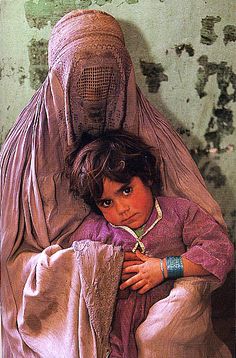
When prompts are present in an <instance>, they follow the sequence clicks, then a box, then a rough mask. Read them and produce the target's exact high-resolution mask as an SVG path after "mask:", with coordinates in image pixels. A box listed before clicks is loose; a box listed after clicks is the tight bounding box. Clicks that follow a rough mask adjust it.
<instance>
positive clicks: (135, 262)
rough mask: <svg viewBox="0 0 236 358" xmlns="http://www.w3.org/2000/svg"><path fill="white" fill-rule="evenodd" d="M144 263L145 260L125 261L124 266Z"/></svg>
mask: <svg viewBox="0 0 236 358" xmlns="http://www.w3.org/2000/svg"><path fill="white" fill-rule="evenodd" d="M142 263H143V261H140V260H139V261H124V263H123V268H126V267H128V266H133V265H141V264H142Z"/></svg>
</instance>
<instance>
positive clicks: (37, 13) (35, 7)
mask: <svg viewBox="0 0 236 358" xmlns="http://www.w3.org/2000/svg"><path fill="white" fill-rule="evenodd" d="M83 3H84V1H83ZM76 8H77V1H75V0H64V1H58V0H38V1H37V2H35V1H34V0H28V1H26V3H25V16H26V20H27V22H28V24H29V26H30V27H36V28H37V29H42V28H43V27H45V26H47V24H48V23H50V24H51V26H53V25H55V24H56V22H57V21H58V20H59V19H60V18H61V17H62V16H63V15H65V14H66V13H68V12H70V11H72V10H75V9H76Z"/></svg>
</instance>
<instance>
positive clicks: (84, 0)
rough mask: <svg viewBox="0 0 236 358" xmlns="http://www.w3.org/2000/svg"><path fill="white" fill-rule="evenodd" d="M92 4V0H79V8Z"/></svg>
mask: <svg viewBox="0 0 236 358" xmlns="http://www.w3.org/2000/svg"><path fill="white" fill-rule="evenodd" d="M90 5H92V0H80V1H78V8H79V9H86V8H87V7H89V6H90Z"/></svg>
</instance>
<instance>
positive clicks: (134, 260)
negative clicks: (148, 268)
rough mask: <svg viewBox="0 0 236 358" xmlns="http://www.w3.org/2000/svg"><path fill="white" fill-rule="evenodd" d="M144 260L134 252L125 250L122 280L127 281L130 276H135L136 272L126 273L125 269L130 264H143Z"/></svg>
mask: <svg viewBox="0 0 236 358" xmlns="http://www.w3.org/2000/svg"><path fill="white" fill-rule="evenodd" d="M142 263H143V261H141V260H140V259H139V258H138V256H137V255H136V254H134V253H133V252H125V257H124V262H123V267H122V273H121V280H122V281H125V280H127V279H128V278H130V277H133V276H134V273H125V271H124V270H125V269H126V268H127V267H130V266H134V265H141V264H142Z"/></svg>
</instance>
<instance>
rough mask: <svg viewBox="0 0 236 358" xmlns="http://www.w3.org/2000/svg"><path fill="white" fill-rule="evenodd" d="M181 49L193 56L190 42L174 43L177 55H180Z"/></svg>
mask: <svg viewBox="0 0 236 358" xmlns="http://www.w3.org/2000/svg"><path fill="white" fill-rule="evenodd" d="M183 51H186V52H187V54H188V55H189V56H190V57H192V56H194V49H193V47H192V45H191V44H180V45H175V52H176V54H177V55H178V56H179V57H180V56H181V55H182V52H183Z"/></svg>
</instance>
